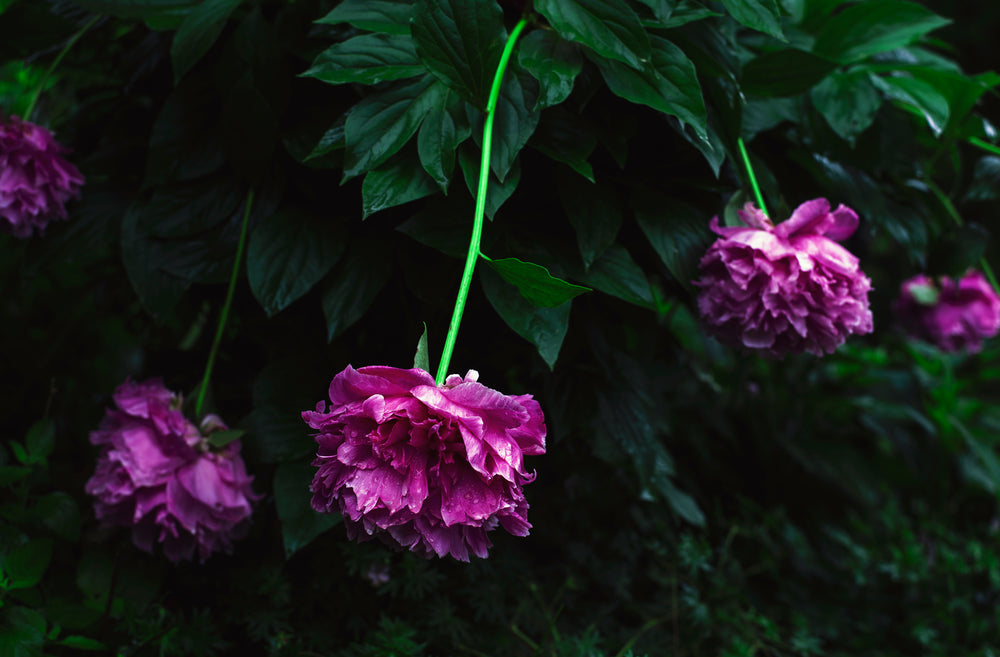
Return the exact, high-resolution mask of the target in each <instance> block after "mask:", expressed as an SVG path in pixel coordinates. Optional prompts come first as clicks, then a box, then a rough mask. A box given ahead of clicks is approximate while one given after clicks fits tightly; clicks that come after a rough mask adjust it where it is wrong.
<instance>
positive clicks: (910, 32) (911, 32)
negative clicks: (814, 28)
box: [813, 0, 951, 64]
mask: <svg viewBox="0 0 1000 657" xmlns="http://www.w3.org/2000/svg"><path fill="white" fill-rule="evenodd" d="M950 22H951V21H949V20H948V19H945V18H942V17H940V16H938V15H937V14H935V13H934V12H932V11H930V10H929V9H926V8H925V7H922V6H920V5H918V4H916V3H914V2H906V1H905V0H878V1H877V2H874V1H869V2H861V3H859V4H856V5H851V6H849V7H847V8H846V9H844V10H843V11H841V12H838V13H837V14H834V15H833V17H831V18H829V19H828V20H826V21H825V22H824V23H823V28H822V29H821V30H820V32H819V34H818V35H817V36H816V43H815V44H814V45H813V52H814V53H816V54H817V55H820V56H821V57H827V58H829V59H832V60H833V61H836V62H840V63H841V64H850V63H853V62H858V61H861V60H862V59H865V58H867V57H870V56H871V55H875V54H877V53H880V52H886V51H887V50H894V49H895V48H901V47H903V46H906V45H909V44H910V43H912V42H913V41H916V40H917V39H919V38H920V37H922V36H923V35H924V34H926V33H928V32H930V31H931V30H936V29H937V28H939V27H942V26H944V25H947V24H948V23H950Z"/></svg>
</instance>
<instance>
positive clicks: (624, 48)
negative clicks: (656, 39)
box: [535, 0, 651, 69]
mask: <svg viewBox="0 0 1000 657" xmlns="http://www.w3.org/2000/svg"><path fill="white" fill-rule="evenodd" d="M535 10H536V11H538V13H540V14H541V15H542V16H544V17H545V18H546V19H547V20H548V21H549V23H550V24H551V25H552V27H554V28H555V29H556V31H557V32H558V33H559V34H560V36H562V37H564V38H566V39H569V40H570V41H576V42H577V43H580V44H582V45H584V46H587V47H588V48H590V49H591V50H593V51H594V52H596V53H597V54H598V55H601V56H602V57H607V58H609V59H614V60H617V61H619V62H624V63H625V64H628V65H629V66H631V67H632V68H635V69H643V68H645V67H646V66H647V65H648V64H649V61H650V57H651V53H650V45H649V37H648V36H647V35H646V31H645V30H644V29H643V27H642V24H641V23H640V22H639V17H638V16H636V14H635V12H634V11H632V8H631V7H629V6H628V5H627V4H626V3H625V1H624V0H535Z"/></svg>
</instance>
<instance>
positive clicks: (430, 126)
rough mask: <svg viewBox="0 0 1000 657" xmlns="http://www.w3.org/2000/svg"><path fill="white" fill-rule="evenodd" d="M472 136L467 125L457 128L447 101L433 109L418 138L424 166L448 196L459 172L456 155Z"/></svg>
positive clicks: (421, 125) (421, 161) (421, 126)
mask: <svg viewBox="0 0 1000 657" xmlns="http://www.w3.org/2000/svg"><path fill="white" fill-rule="evenodd" d="M449 93H450V92H449ZM470 134H471V130H470V128H469V126H468V124H466V123H465V122H462V124H461V125H456V123H455V119H454V117H453V116H452V113H451V111H450V103H449V101H448V99H447V98H446V99H445V100H443V101H442V103H441V104H440V105H436V106H435V107H434V108H433V109H431V111H430V112H429V113H428V114H427V117H426V118H425V119H424V122H423V123H421V124H420V133H419V134H418V135H417V153H418V154H419V156H420V163H421V164H422V165H423V167H424V170H425V171H426V172H427V173H428V174H430V176H431V178H433V179H434V181H435V182H436V183H437V184H438V186H440V187H441V189H442V191H444V192H445V193H447V190H448V183H449V182H450V181H451V174H452V171H454V169H455V151H456V150H457V149H458V145H459V144H461V143H462V142H463V141H465V140H466V139H468V138H469V135H470Z"/></svg>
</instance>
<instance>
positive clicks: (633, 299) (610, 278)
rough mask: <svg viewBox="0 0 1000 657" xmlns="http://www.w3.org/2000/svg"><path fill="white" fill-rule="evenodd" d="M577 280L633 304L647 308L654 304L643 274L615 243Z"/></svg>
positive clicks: (626, 252)
mask: <svg viewBox="0 0 1000 657" xmlns="http://www.w3.org/2000/svg"><path fill="white" fill-rule="evenodd" d="M580 280H582V281H583V282H584V283H586V284H587V285H591V286H593V287H595V288H596V289H598V290H600V291H601V292H604V293H606V294H610V295H612V296H615V297H618V298H619V299H624V300H625V301H628V302H629V303H634V304H635V305H637V306H642V307H643V308H650V309H652V308H653V307H654V306H655V304H654V303H653V294H652V292H651V291H650V289H649V281H648V280H646V274H644V273H643V271H642V269H640V268H639V265H637V264H635V261H634V260H632V256H630V255H629V253H628V251H626V250H625V247H623V246H621V245H619V244H613V245H611V246H610V247H609V248H608V249H607V250H606V251H605V252H604V254H603V255H602V256H601V257H600V258H599V259H598V260H597V261H596V262H595V263H594V264H593V265H591V266H590V270H589V271H588V272H587V273H586V275H584V276H581V277H580Z"/></svg>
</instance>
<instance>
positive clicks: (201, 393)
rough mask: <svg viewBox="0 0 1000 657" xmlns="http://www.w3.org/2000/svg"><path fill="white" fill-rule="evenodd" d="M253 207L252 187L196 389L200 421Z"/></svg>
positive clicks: (230, 304)
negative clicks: (227, 282)
mask: <svg viewBox="0 0 1000 657" xmlns="http://www.w3.org/2000/svg"><path fill="white" fill-rule="evenodd" d="M252 207H253V187H251V188H250V191H249V192H247V205H246V208H245V209H244V210H243V224H242V225H241V226H240V241H239V243H238V244H237V245H236V260H235V261H234V262H233V273H232V274H230V275H229V289H228V290H226V302H225V303H224V304H222V312H221V313H220V314H219V326H218V327H217V328H216V329H215V338H214V339H213V340H212V350H211V351H209V352H208V363H206V364H205V376H203V377H202V378H201V387H200V388H199V389H198V399H197V400H195V403H194V416H195V418H196V419H201V407H202V406H203V405H204V403H205V393H207V392H208V381H209V379H211V378H212V368H213V367H215V356H216V354H218V353H219V343H220V342H222V333H223V331H225V330H226V320H227V319H228V318H229V307H230V306H232V305H233V292H235V291H236V279H237V278H239V273H240V261H241V260H242V259H243V249H244V247H245V246H246V243H247V224H248V223H250V209H251V208H252Z"/></svg>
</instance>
